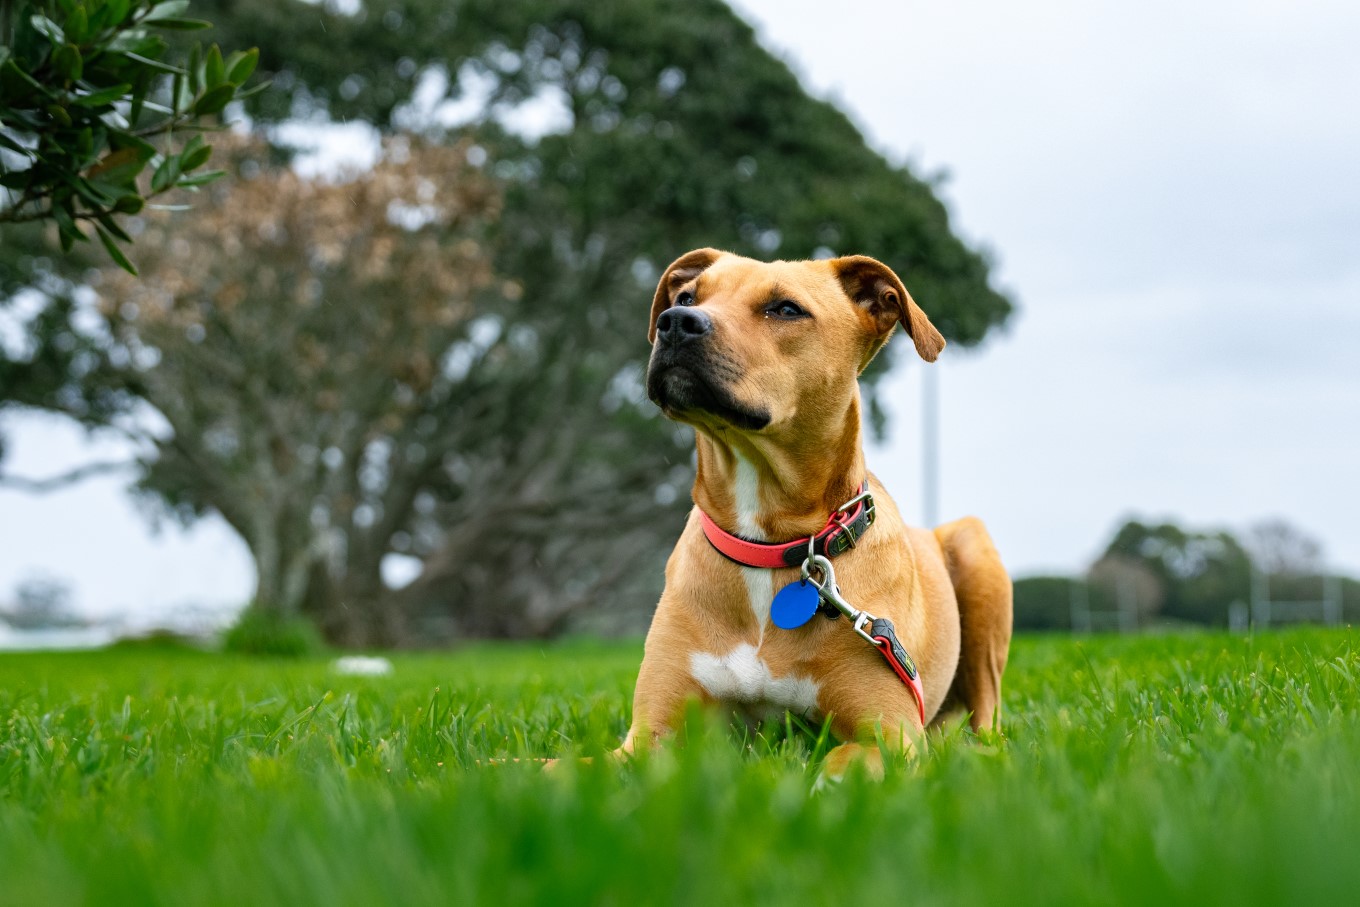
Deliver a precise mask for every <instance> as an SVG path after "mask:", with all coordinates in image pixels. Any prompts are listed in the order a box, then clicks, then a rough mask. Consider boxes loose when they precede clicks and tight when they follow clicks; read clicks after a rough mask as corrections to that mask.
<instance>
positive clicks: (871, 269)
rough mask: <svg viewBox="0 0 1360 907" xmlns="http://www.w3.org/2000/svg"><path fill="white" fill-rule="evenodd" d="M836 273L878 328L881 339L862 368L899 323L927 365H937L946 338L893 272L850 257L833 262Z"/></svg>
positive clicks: (866, 259) (871, 261)
mask: <svg viewBox="0 0 1360 907" xmlns="http://www.w3.org/2000/svg"><path fill="white" fill-rule="evenodd" d="M831 265H832V267H834V268H835V269H836V276H837V278H839V279H840V282H841V287H842V288H843V289H844V290H845V295H847V296H849V297H850V298H851V299H852V300H853V301H854V302H855V304H856V305H858V306H859V307H860V308H862V309H863V310H864V311H865V312H867V313H868V314H869V315H870V316H871V317H872V318H873V319H874V320H875V321H876V322H877V324H878V337H877V339H876V340H875V341H874V343H873V344H872V345H871V346H870V348H869V353H868V356H866V357H865V359H864V362H863V363H862V365H861V367H863V365H868V364H869V360H870V359H872V358H873V357H874V355H875V354H876V353H878V351H879V350H880V349H882V347H883V344H885V343H887V342H888V335H889V334H891V333H892V329H893V327H894V326H895V325H896V324H897V323H898V322H899V321H900V322H901V323H902V327H904V328H906V330H907V334H908V335H909V336H910V337H911V339H912V342H913V343H915V344H916V352H917V353H919V354H920V356H921V358H922V359H924V360H926V361H927V362H934V361H935V360H936V359H937V358H939V355H940V351H941V350H943V349H944V338H943V337H942V336H940V332H939V331H937V330H935V325H933V324H931V323H930V319H929V318H927V317H926V313H925V312H923V311H921V307H920V306H918V305H917V304H916V300H914V299H912V298H911V294H910V293H908V292H907V288H906V287H904V286H902V281H901V280H899V279H898V277H897V275H896V274H894V273H893V271H892V268H890V267H888V266H887V265H885V264H884V263H883V262H881V261H878V260H876V259H873V258H870V257H869V256H867V255H849V256H846V257H845V258H837V259H836V260H834V261H832V262H831Z"/></svg>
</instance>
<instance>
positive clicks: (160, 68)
mask: <svg viewBox="0 0 1360 907" xmlns="http://www.w3.org/2000/svg"><path fill="white" fill-rule="evenodd" d="M123 56H125V57H127V58H128V59H129V60H135V61H137V62H138V63H141V64H142V65H143V66H146V67H149V68H151V69H154V70H156V71H157V72H168V73H179V74H180V75H183V74H184V70H182V69H180V68H179V67H178V66H171V65H170V64H169V63H163V62H161V61H160V60H153V59H151V58H150V57H144V56H142V55H141V54H134V53H132V52H130V51H129V52H126V53H124V54H123Z"/></svg>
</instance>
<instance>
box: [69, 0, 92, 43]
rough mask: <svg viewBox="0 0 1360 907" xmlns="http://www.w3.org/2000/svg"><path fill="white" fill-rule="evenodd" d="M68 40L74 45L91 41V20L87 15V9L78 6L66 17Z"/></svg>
mask: <svg viewBox="0 0 1360 907" xmlns="http://www.w3.org/2000/svg"><path fill="white" fill-rule="evenodd" d="M65 31H66V40H67V41H69V42H71V43H72V44H84V43H85V42H86V41H88V40H89V39H90V20H89V19H88V18H87V17H86V15H85V7H84V6H83V5H81V6H77V7H76V8H75V9H73V10H71V13H70V15H68V16H67V17H66V28H65Z"/></svg>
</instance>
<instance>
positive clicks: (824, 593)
mask: <svg viewBox="0 0 1360 907" xmlns="http://www.w3.org/2000/svg"><path fill="white" fill-rule="evenodd" d="M814 570H815V571H816V572H817V573H819V574H821V580H820V581H818V580H815V579H813V578H812V572H813V571H814ZM802 574H803V580H804V581H806V582H809V583H812V585H813V587H814V588H815V589H816V590H817V594H818V595H819V596H821V598H822V601H824V602H826V603H827V604H828V605H830V606H831V607H833V608H835V609H836V610H837V611H839V612H841V613H842V614H844V615H845V616H846V617H848V618H850V619H851V620H852V621H854V622H855V632H856V633H858V634H859V635H860V636H863V637H864V638H865V639H867V640H868V641H869V642H871V643H873V644H874V645H878V643H876V642H874V638H873V637H872V636H870V635H869V634H868V633H865V632H864V625H865V624H869V623H873V621H874V620H876V619H877V618H875V617H874V616H873V615H872V614H870V613H868V612H867V611H861V610H859V609H858V608H856V607H855V606H854V605H852V604H850V603H849V602H848V601H846V600H845V598H844V596H842V595H841V590H840V587H839V586H837V585H836V570H835V568H834V567H832V566H831V561H830V560H829V559H827V558H825V557H823V556H822V555H820V554H814V555H812V556H811V557H809V558H808V559H807V560H805V561H803V569H802Z"/></svg>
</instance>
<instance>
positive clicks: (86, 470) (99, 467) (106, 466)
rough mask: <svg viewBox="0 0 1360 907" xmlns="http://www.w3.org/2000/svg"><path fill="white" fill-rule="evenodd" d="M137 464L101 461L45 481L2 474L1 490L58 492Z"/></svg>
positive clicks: (132, 462) (133, 461)
mask: <svg viewBox="0 0 1360 907" xmlns="http://www.w3.org/2000/svg"><path fill="white" fill-rule="evenodd" d="M137 462H138V461H136V460H100V461H98V462H94V463H86V464H85V465H84V466H77V467H76V468H75V469H72V470H70V471H68V472H64V473H61V474H59V475H55V476H49V477H48V478H45V479H29V478H25V477H24V476H11V475H4V474H0V488H9V489H14V490H15V491H25V492H28V493H30V494H42V493H44V492H48V491H56V490H57V489H59V488H65V487H66V486H67V485H74V484H75V483H76V482H80V481H83V480H84V479H88V478H90V477H92V476H99V475H104V474H105V473H110V472H121V471H122V470H124V469H131V468H132V467H134V466H136V465H137Z"/></svg>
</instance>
